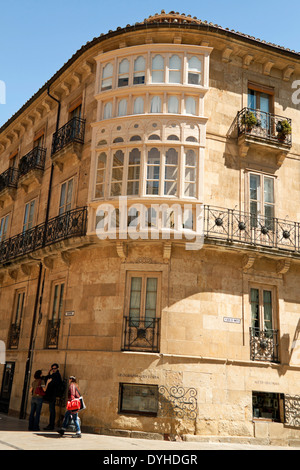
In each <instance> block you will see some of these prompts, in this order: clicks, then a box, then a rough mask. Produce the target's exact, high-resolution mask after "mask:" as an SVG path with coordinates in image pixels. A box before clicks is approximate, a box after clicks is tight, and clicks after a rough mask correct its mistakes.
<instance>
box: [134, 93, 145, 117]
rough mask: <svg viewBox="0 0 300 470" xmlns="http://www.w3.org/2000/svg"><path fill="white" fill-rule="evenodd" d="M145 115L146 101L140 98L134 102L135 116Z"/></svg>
mask: <svg viewBox="0 0 300 470" xmlns="http://www.w3.org/2000/svg"><path fill="white" fill-rule="evenodd" d="M143 113H144V99H143V98H142V97H141V96H139V97H138V98H136V99H135V100H134V104H133V114H143Z"/></svg>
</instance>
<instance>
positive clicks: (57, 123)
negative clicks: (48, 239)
mask: <svg viewBox="0 0 300 470" xmlns="http://www.w3.org/2000/svg"><path fill="white" fill-rule="evenodd" d="M47 94H48V96H49V97H50V98H52V99H53V100H54V101H56V102H57V103H58V108H57V117H56V132H57V131H58V129H59V118H60V101H59V100H58V99H56V98H55V97H54V96H52V95H50V85H48V88H47ZM53 170H54V165H53V162H52V163H51V173H50V182H49V191H48V200H47V208H46V219H45V222H46V223H47V222H48V219H49V210H50V199H51V192H52V178H53Z"/></svg>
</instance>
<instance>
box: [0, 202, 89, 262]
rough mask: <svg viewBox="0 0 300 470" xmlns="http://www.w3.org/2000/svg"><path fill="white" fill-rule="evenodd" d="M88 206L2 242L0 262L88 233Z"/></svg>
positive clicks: (0, 244) (66, 213)
mask: <svg viewBox="0 0 300 470" xmlns="http://www.w3.org/2000/svg"><path fill="white" fill-rule="evenodd" d="M86 222H87V208H86V207H83V208H80V209H73V210H70V211H67V212H65V213H64V214H61V215H59V216H57V217H54V218H52V219H50V220H49V221H48V222H47V223H42V224H39V225H36V226H35V227H33V228H31V229H29V230H26V231H25V232H22V233H19V234H18V235H16V236H14V237H11V238H8V239H7V240H4V241H3V242H2V243H0V263H1V264H3V263H6V262H8V261H11V260H12V259H15V258H17V257H18V256H22V255H25V254H27V253H31V252H33V251H35V250H38V249H39V248H42V247H44V246H47V245H51V244H52V243H55V242H58V241H60V240H65V239H67V238H70V237H77V236H82V235H85V234H86Z"/></svg>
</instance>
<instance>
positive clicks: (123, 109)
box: [118, 98, 127, 116]
mask: <svg viewBox="0 0 300 470" xmlns="http://www.w3.org/2000/svg"><path fill="white" fill-rule="evenodd" d="M126 114H127V100H126V99H125V98H124V99H123V100H120V101H119V105H118V116H126Z"/></svg>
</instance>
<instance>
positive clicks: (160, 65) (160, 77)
mask: <svg viewBox="0 0 300 470" xmlns="http://www.w3.org/2000/svg"><path fill="white" fill-rule="evenodd" d="M163 81H164V59H163V57H162V56H161V55H159V54H157V55H156V56H154V57H153V59H152V83H162V82H163Z"/></svg>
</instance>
